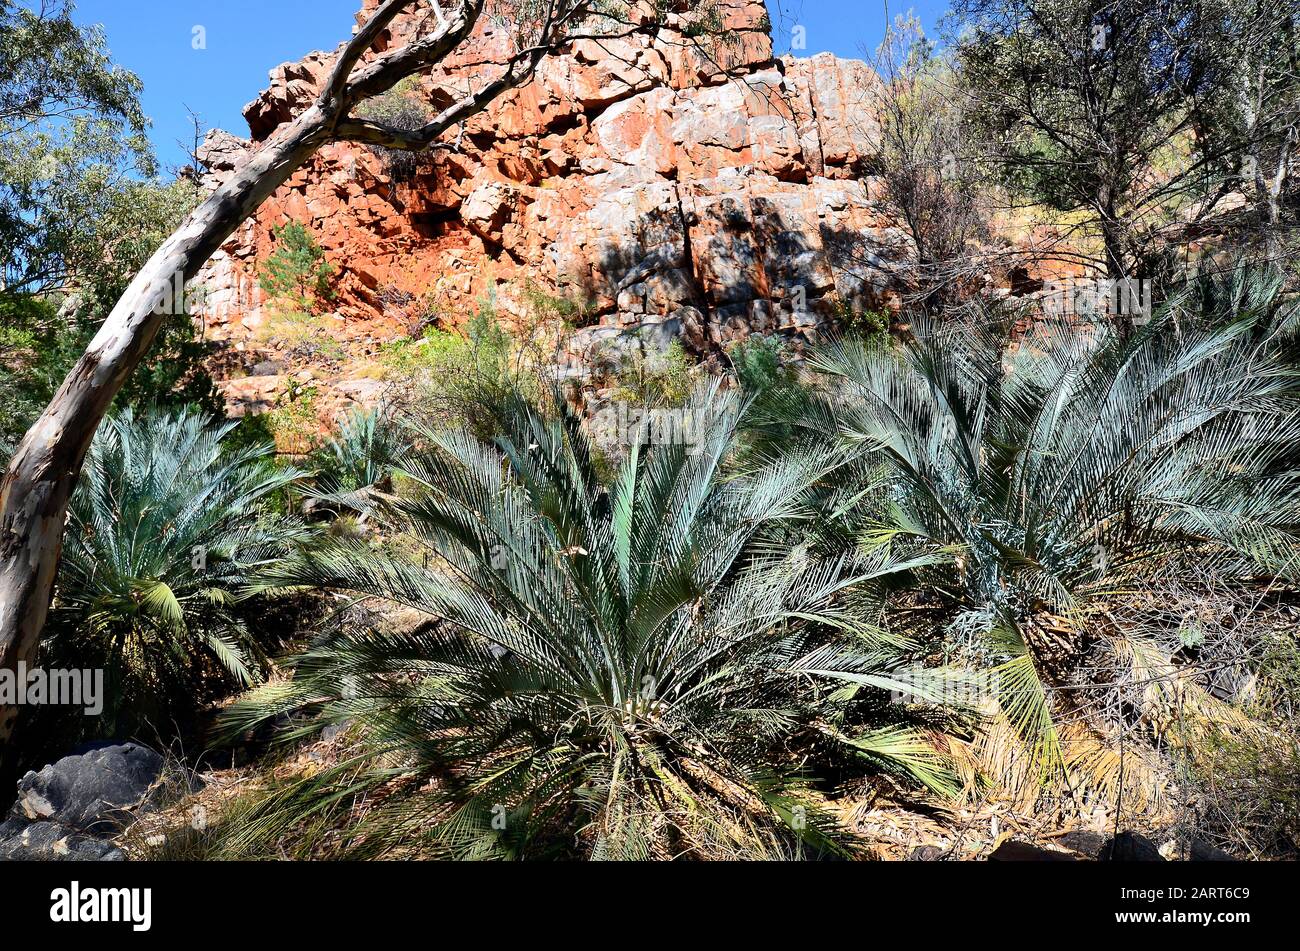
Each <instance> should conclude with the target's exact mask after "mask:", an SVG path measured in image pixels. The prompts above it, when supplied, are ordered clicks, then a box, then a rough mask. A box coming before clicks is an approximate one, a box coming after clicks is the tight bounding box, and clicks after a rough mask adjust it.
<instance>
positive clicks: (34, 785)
mask: <svg viewBox="0 0 1300 951" xmlns="http://www.w3.org/2000/svg"><path fill="white" fill-rule="evenodd" d="M162 770H163V759H162V757H161V756H159V755H158V754H157V753H155V752H154V751H153V750H150V749H146V748H145V747H143V746H137V745H136V744H134V743H123V744H120V745H116V746H102V747H99V748H96V749H92V750H89V751H87V752H85V753H81V754H79V755H76V756H65V757H64V758H63V759H61V760H59V761H58V762H57V763H53V764H51V765H49V766H46V767H45V768H44V769H42V770H41V771H40V772H35V773H28V774H27V775H26V776H24V777H23V778H22V779H21V780H20V781H19V783H18V801H17V802H16V803H15V804H14V807H13V815H14V817H15V818H17V819H21V820H25V821H27V822H32V823H42V822H54V823H57V824H58V825H60V826H63V827H64V828H65V829H68V830H71V831H73V832H78V833H82V834H85V835H95V836H104V835H112V834H114V833H116V832H118V831H120V830H121V829H123V828H125V827H126V826H127V825H129V824H130V823H131V822H133V821H134V820H135V817H136V816H137V815H139V813H140V812H141V811H142V810H145V809H147V808H148V807H149V806H150V805H152V803H153V800H154V799H155V797H156V793H157V792H158V787H159V778H160V777H161V775H162Z"/></svg>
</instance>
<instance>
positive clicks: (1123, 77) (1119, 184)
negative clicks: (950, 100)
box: [951, 0, 1280, 279]
mask: <svg viewBox="0 0 1300 951" xmlns="http://www.w3.org/2000/svg"><path fill="white" fill-rule="evenodd" d="M1236 6H1237V4H1234V3H1226V2H1223V0H957V3H956V4H955V5H954V13H953V19H952V22H951V28H952V33H953V40H954V42H955V44H956V47H957V50H958V58H959V61H960V66H961V70H962V73H963V77H964V79H965V81H966V82H965V88H966V89H968V90H969V91H970V95H971V97H972V102H973V103H974V115H975V116H976V117H977V118H978V119H979V120H980V122H981V124H982V126H983V127H984V129H985V130H986V132H987V133H988V134H989V137H990V145H989V146H988V158H989V159H990V160H991V161H992V162H994V163H995V165H996V166H997V167H998V168H999V169H1000V172H1001V178H1002V180H1003V183H1004V184H1006V185H1007V186H1009V188H1010V190H1011V191H1012V193H1013V195H1014V196H1015V197H1016V200H1021V199H1023V200H1025V201H1027V202H1028V203H1029V204H1030V205H1032V206H1034V207H1036V208H1039V209H1045V210H1047V211H1048V212H1050V213H1052V214H1054V215H1055V216H1056V220H1057V222H1059V223H1061V224H1062V225H1065V226H1068V227H1069V229H1070V230H1071V231H1072V232H1073V233H1074V234H1075V235H1076V236H1079V237H1083V238H1086V239H1087V241H1088V242H1089V243H1091V244H1092V245H1093V247H1092V248H1089V247H1086V246H1085V247H1079V248H1072V249H1070V250H1071V252H1072V253H1073V254H1075V255H1077V257H1078V259H1079V260H1080V261H1082V262H1084V263H1086V264H1088V265H1089V266H1092V267H1096V268H1098V269H1100V270H1101V271H1103V272H1104V273H1105V274H1106V276H1107V277H1109V278H1112V279H1123V278H1143V277H1148V276H1150V274H1149V273H1148V272H1150V271H1152V270H1156V269H1158V266H1159V260H1158V258H1159V253H1158V252H1159V250H1160V247H1159V238H1160V237H1161V235H1162V234H1164V233H1165V232H1166V230H1167V229H1168V228H1169V226H1170V225H1171V223H1176V222H1178V221H1181V222H1182V223H1184V224H1192V223H1195V222H1196V221H1197V220H1199V219H1201V218H1204V217H1206V216H1209V215H1211V214H1213V213H1216V212H1217V211H1219V210H1220V208H1219V199H1221V198H1222V197H1224V196H1225V195H1226V194H1227V193H1228V192H1229V191H1230V190H1231V189H1232V186H1233V184H1234V181H1236V180H1237V179H1238V178H1239V165H1240V162H1241V158H1242V156H1243V152H1244V146H1245V143H1244V142H1243V141H1242V140H1241V139H1240V138H1239V137H1238V136H1237V135H1235V134H1234V130H1233V128H1232V127H1231V126H1230V125H1229V124H1227V123H1225V122H1224V121H1223V118H1224V108H1225V104H1226V103H1228V102H1230V101H1232V100H1234V99H1235V98H1236V97H1237V92H1238V87H1239V85H1240V83H1241V73H1240V70H1241V68H1242V62H1243V61H1242V56H1243V53H1244V52H1245V51H1246V50H1247V49H1249V48H1250V47H1258V46H1260V45H1268V44H1274V43H1277V42H1278V41H1279V39H1280V35H1279V33H1278V31H1277V29H1276V22H1275V21H1271V20H1268V19H1265V18H1258V17H1257V18H1251V17H1249V16H1244V15H1240V14H1238V13H1236V12H1234V8H1235V7H1236ZM1076 244H1077V242H1076Z"/></svg>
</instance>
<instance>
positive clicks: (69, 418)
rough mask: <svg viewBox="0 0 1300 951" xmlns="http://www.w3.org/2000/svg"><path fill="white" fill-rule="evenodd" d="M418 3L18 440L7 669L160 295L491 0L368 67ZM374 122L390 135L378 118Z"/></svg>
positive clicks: (211, 207) (217, 213)
mask: <svg viewBox="0 0 1300 951" xmlns="http://www.w3.org/2000/svg"><path fill="white" fill-rule="evenodd" d="M414 2H415V0H387V2H386V3H384V4H383V5H381V6H380V8H379V9H378V10H377V11H376V12H375V13H374V14H373V15H372V17H371V18H370V20H369V21H368V22H367V23H366V24H365V25H364V26H363V27H362V28H361V29H360V30H359V31H357V33H356V35H355V36H354V38H353V40H352V41H351V42H350V43H349V44H348V46H347V47H346V48H345V49H344V51H343V52H342V53H341V54H340V56H339V59H338V61H337V64H336V66H335V71H334V73H333V75H332V76H331V78H330V80H329V81H328V83H327V85H326V88H325V89H324V91H323V92H322V93H321V95H320V98H319V99H318V100H317V101H316V102H315V103H314V104H313V105H312V106H311V107H309V108H308V109H307V110H306V111H304V112H303V113H302V114H301V115H300V116H298V117H297V118H296V119H295V120H294V121H293V122H292V123H290V124H289V125H287V126H285V127H283V128H282V129H280V130H279V131H278V132H277V133H276V134H275V135H274V136H273V137H272V138H271V139H270V141H268V142H267V143H266V144H265V145H264V146H262V148H261V149H260V150H258V151H257V152H255V153H253V155H252V156H251V157H250V158H249V160H248V161H247V163H246V164H245V165H244V166H243V167H242V168H241V169H239V171H238V172H237V173H236V174H235V175H234V176H232V177H231V178H230V179H229V180H228V181H227V182H226V183H225V184H223V185H222V186H221V187H220V188H218V189H217V190H216V191H215V192H214V193H213V194H212V196H211V197H210V198H208V200H207V201H205V202H204V203H203V204H202V205H200V206H199V207H198V208H197V209H196V210H195V211H194V212H193V213H192V214H190V216H189V217H188V218H187V219H186V220H185V222H184V223H183V224H182V225H181V227H180V228H179V229H178V230H177V231H176V232H175V234H173V235H172V236H171V237H170V238H168V239H167V241H166V242H165V243H164V244H163V245H162V247H160V248H159V249H158V250H157V251H156V252H155V253H154V255H153V257H151V258H150V259H149V262H148V263H147V264H146V265H145V266H144V268H143V269H142V270H141V271H140V273H139V274H138V275H137V276H136V278H135V280H134V281H132V282H131V285H130V286H129V287H128V288H127V291H126V293H125V294H123V296H122V298H121V299H120V300H119V301H118V303H117V306H115V307H114V308H113V311H112V313H110V314H109V316H108V319H107V320H105V321H104V324H103V327H102V328H101V329H100V331H99V333H98V334H97V335H96V336H95V339H94V340H93V341H92V342H91V344H90V346H89V347H88V348H87V350H86V352H85V354H84V355H83V356H82V357H81V359H80V360H78V361H77V364H76V366H75V367H74V368H73V370H72V372H71V373H69V374H68V377H67V379H66V380H64V382H63V385H62V386H61V387H59V390H58V392H57V393H56V394H55V396H54V399H53V400H52V401H51V402H50V405H49V406H48V407H47V408H46V409H45V411H44V412H43V413H42V414H41V416H40V418H39V419H38V420H37V421H36V423H35V424H34V425H33V426H32V428H31V429H30V430H29V431H28V433H27V435H26V436H25V437H24V439H23V441H22V442H21V443H20V444H19V446H18V449H17V452H16V453H15V454H14V457H13V459H12V460H11V461H10V463H9V468H8V470H7V471H6V472H5V473H4V476H3V479H0V669H8V670H17V666H18V664H19V662H25V663H27V664H28V666H29V667H30V666H32V665H34V662H35V658H36V652H37V647H38V645H39V641H40V634H41V629H42V628H43V627H44V625H45V620H46V616H47V614H48V613H49V606H50V601H51V597H52V595H53V589H54V581H55V576H56V573H57V570H58V564H59V557H60V554H61V552H62V545H63V531H64V524H65V522H66V520H67V510H68V503H69V501H70V499H71V496H72V492H73V489H74V488H75V487H76V483H77V478H78V476H79V474H80V472H81V467H82V464H83V462H84V461H85V457H86V453H87V451H88V449H89V447H90V443H91V440H92V439H93V437H94V435H95V432H96V430H97V429H98V427H99V424H100V422H101V421H102V420H103V418H104V415H105V414H106V413H107V411H108V408H109V406H110V405H111V403H112V401H113V398H114V397H115V396H116V395H117V393H118V391H119V390H120V389H121V388H122V385H123V384H124V383H125V382H126V380H127V378H128V377H129V376H130V375H131V373H132V371H134V370H135V368H136V367H137V366H138V365H139V363H140V361H141V359H143V357H144V356H145V354H146V353H147V352H148V351H149V348H150V346H152V344H153V342H154V339H155V337H156V336H157V334H158V330H159V328H160V326H161V325H162V322H163V321H164V320H166V319H168V314H167V312H168V311H171V310H173V309H174V308H170V307H162V306H159V305H160V304H161V303H162V302H163V298H164V295H165V294H167V293H168V290H169V289H170V288H171V287H173V286H175V284H174V282H175V279H176V276H177V275H181V276H182V278H183V281H182V286H183V283H184V281H188V280H190V279H192V278H193V277H194V276H195V274H196V273H197V272H198V271H199V269H200V268H201V267H202V266H203V264H204V263H205V262H206V261H207V260H208V258H209V257H211V256H212V254H213V253H214V252H215V251H216V250H217V249H218V248H220V247H221V245H222V244H224V243H225V241H226V240H227V239H228V238H229V237H230V235H231V234H233V233H234V231H235V229H236V228H238V227H239V225H240V224H241V223H243V222H244V221H245V220H247V219H248V218H249V217H250V216H252V215H253V214H254V213H255V212H256V211H257V209H258V207H259V206H260V205H261V204H262V202H264V201H265V200H266V199H267V198H268V197H269V196H270V195H271V194H272V193H274V192H275V190H276V189H277V188H279V187H280V186H281V185H282V184H283V183H284V182H285V181H286V180H287V179H288V178H289V176H290V175H292V174H293V173H294V171H295V170H296V169H298V168H299V167H300V166H301V165H302V164H303V163H304V162H306V161H307V160H308V159H310V158H311V156H312V155H314V154H315V153H316V151H317V150H318V149H320V148H321V146H323V145H325V144H326V143H328V142H330V141H333V140H336V139H340V138H345V137H346V132H345V131H341V130H340V128H339V127H340V125H341V124H344V123H345V122H346V121H347V120H348V118H349V117H348V113H349V112H350V110H351V109H352V107H353V106H355V105H356V104H357V103H358V102H359V101H362V100H364V99H366V98H368V97H370V96H373V95H376V94H378V93H382V92H384V91H385V90H387V89H389V88H391V87H392V86H393V85H395V84H396V83H397V82H398V81H400V80H401V79H403V78H405V77H406V76H409V75H412V74H414V73H417V72H419V71H421V70H423V69H425V68H427V67H429V66H431V65H433V64H434V63H437V62H439V61H441V60H442V59H444V58H445V57H446V56H447V54H448V53H450V52H451V51H452V50H454V49H455V48H456V47H458V46H459V45H460V44H461V43H463V42H464V41H465V40H466V39H467V38H468V37H469V36H470V34H471V33H472V32H473V29H474V26H475V24H476V22H477V21H478V18H479V16H480V15H481V14H482V12H483V7H484V0H459V2H457V3H456V4H455V5H454V8H452V9H449V10H447V11H442V10H439V14H440V21H439V23H438V25H437V28H436V29H435V30H433V31H432V32H431V33H429V34H428V35H426V36H424V37H423V38H421V39H419V40H416V41H414V42H412V43H411V44H409V45H408V46H406V47H403V48H400V49H396V50H390V51H388V52H386V53H383V54H382V55H379V56H377V57H376V58H375V59H374V60H373V61H372V62H370V63H369V64H367V65H366V66H364V67H362V68H360V69H357V64H358V63H359V62H360V61H361V59H362V57H363V56H364V54H365V53H366V52H367V51H369V50H370V49H372V48H373V46H374V45H375V42H376V40H378V39H379V37H380V36H381V35H382V34H383V31H384V30H385V29H386V28H387V27H388V26H389V25H390V24H391V23H392V21H393V19H394V18H395V17H396V16H397V15H398V14H399V13H400V12H401V11H402V10H403V9H404V8H406V7H408V6H411V5H412V4H413V3H414ZM571 6H572V4H571ZM430 16H432V12H430ZM539 58H540V56H537V57H533V56H531V55H530V56H529V57H527V58H523V59H521V61H520V62H518V63H516V62H512V63H510V64H503V66H504V67H505V73H504V75H503V77H501V78H499V79H497V80H495V81H494V82H492V83H489V84H488V85H489V87H491V89H492V92H493V94H494V95H499V94H500V93H501V92H503V91H504V90H505V89H507V88H510V86H512V85H515V84H517V83H519V82H522V81H523V79H524V78H526V76H527V74H528V73H530V72H531V68H532V67H535V64H536V61H537V59H539ZM354 70H356V75H355V76H354V75H353V72H354ZM489 102H490V100H489V99H484V98H482V96H481V95H480V96H474V97H467V99H466V101H464V102H463V103H459V104H456V105H455V106H453V107H452V108H450V109H448V110H447V111H446V112H445V113H444V114H443V115H442V116H440V117H439V118H438V120H435V121H434V122H433V123H431V124H430V125H429V126H428V127H426V129H423V130H420V131H421V133H423V134H422V136H421V139H420V145H421V147H427V146H428V145H430V144H432V143H433V142H435V141H436V140H437V138H438V136H439V135H441V133H442V132H443V131H445V130H446V129H448V128H450V127H452V126H453V125H454V124H455V123H457V122H461V121H464V120H465V119H466V118H468V117H469V116H470V115H472V114H473V113H474V112H477V111H479V110H481V109H482V108H484V107H486V105H488V103H489ZM457 107H459V108H457ZM366 132H367V133H368V134H369V135H376V134H379V133H376V130H375V129H373V128H368V129H367V130H366ZM171 319H185V318H183V317H173V318H171ZM18 712H19V711H18V709H17V708H16V707H13V706H0V757H4V756H5V755H6V754H7V753H9V752H10V746H11V744H10V739H11V737H12V734H13V730H14V724H15V721H16V720H17V719H18Z"/></svg>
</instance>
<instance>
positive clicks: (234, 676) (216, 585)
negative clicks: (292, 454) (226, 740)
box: [44, 409, 302, 731]
mask: <svg viewBox="0 0 1300 951" xmlns="http://www.w3.org/2000/svg"><path fill="white" fill-rule="evenodd" d="M233 428H234V424H233V423H230V424H221V425H217V424H214V423H213V422H211V421H210V420H209V419H208V417H206V416H204V415H202V414H200V413H198V412H195V411H190V410H183V411H180V412H178V413H175V414H170V413H162V412H159V413H157V414H150V415H149V416H145V417H137V416H136V415H135V414H134V413H133V412H132V411H131V410H129V409H128V410H125V411H123V412H122V413H121V414H119V415H118V416H116V417H113V418H110V419H108V420H106V421H105V422H104V424H103V426H102V427H101V428H100V431H99V432H98V433H97V434H96V437H95V441H94V443H93V444H92V446H91V449H90V453H89V456H88V458H87V461H86V466H85V469H84V472H83V475H82V480H81V483H80V484H79V486H78V488H77V491H76V493H75V495H74V497H73V500H72V506H71V510H70V516H69V520H68V530H67V536H66V540H65V543H64V556H63V563H62V567H61V570H60V574H59V584H58V589H57V592H56V597H55V605H54V612H53V614H52V616H51V621H52V623H51V625H50V640H49V643H48V644H47V645H46V647H45V648H44V650H45V661H46V663H47V665H49V666H56V667H72V668H86V667H92V668H101V669H104V670H105V671H106V675H107V680H108V689H107V694H108V698H109V700H110V703H111V705H112V706H111V707H110V708H109V709H108V710H106V712H105V716H104V719H103V721H102V722H101V724H100V727H101V729H103V730H105V731H112V730H113V729H114V728H116V727H121V728H135V727H139V726H141V725H142V723H143V721H146V720H148V721H152V722H153V725H154V726H155V727H156V728H165V727H166V724H164V723H161V722H158V721H159V719H160V718H170V717H172V716H176V715H183V714H184V713H186V712H189V711H191V710H192V709H193V708H194V706H195V705H196V701H197V700H198V699H199V698H201V697H202V696H203V695H204V694H205V693H207V692H209V691H207V690H206V687H207V686H208V681H210V680H211V679H212V677H213V675H214V674H217V675H223V676H224V677H227V678H229V679H230V680H232V681H234V682H235V683H236V684H238V685H248V684H249V683H251V682H253V681H255V680H256V679H258V674H257V670H258V666H259V664H258V659H259V657H260V648H259V646H258V644H257V642H256V639H255V638H254V637H253V635H252V632H250V630H249V628H248V626H247V624H246V623H245V622H244V620H243V619H242V618H241V616H240V613H239V610H238V607H239V604H240V600H241V597H242V596H243V594H244V589H245V588H246V587H247V585H248V583H249V580H250V577H251V576H252V575H253V574H255V573H256V572H257V571H258V570H260V569H261V568H264V567H266V566H267V565H268V564H270V563H273V562H276V561H278V560H280V559H282V558H283V557H285V555H286V554H287V553H288V551H289V549H290V547H291V543H292V542H293V541H295V540H297V539H298V538H300V537H301V535H302V529H301V528H300V527H299V526H298V525H297V524H296V523H294V522H293V521H292V520H285V519H283V518H274V519H271V518H266V517H263V515H262V513H261V512H260V510H259V506H260V505H261V504H262V503H263V502H264V501H265V499H266V498H267V497H268V496H270V495H271V494H273V493H275V492H277V491H279V490H281V489H283V488H285V487H286V486H288V485H289V484H290V483H292V482H293V481H294V480H295V479H297V478H299V476H300V475H301V474H300V473H297V472H295V471H293V470H288V469H277V468H275V467H273V466H272V465H271V464H270V462H269V459H268V456H269V454H270V453H271V451H272V449H271V447H270V446H269V445H268V446H264V447H259V446H254V447H250V448H245V449H240V450H228V449H227V448H226V446H225V445H224V444H223V440H224V439H225V437H226V436H227V435H228V434H229V433H230V432H231V430H232V429H233ZM218 679H220V677H218Z"/></svg>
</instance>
